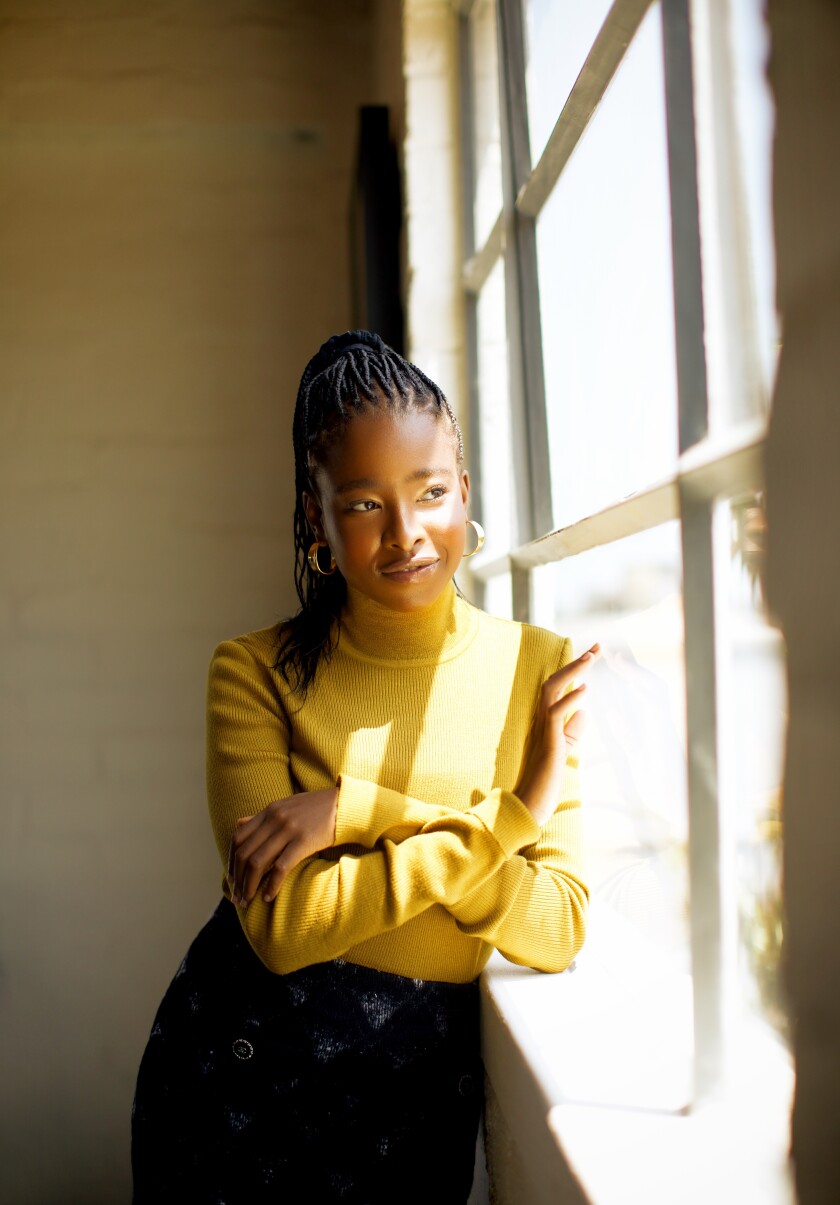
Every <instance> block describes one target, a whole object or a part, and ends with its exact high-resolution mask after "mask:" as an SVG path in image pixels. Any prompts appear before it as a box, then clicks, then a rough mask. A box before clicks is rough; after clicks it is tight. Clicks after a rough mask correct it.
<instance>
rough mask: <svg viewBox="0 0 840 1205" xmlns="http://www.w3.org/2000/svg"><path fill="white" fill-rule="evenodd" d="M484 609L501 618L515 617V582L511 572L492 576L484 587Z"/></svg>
mask: <svg viewBox="0 0 840 1205" xmlns="http://www.w3.org/2000/svg"><path fill="white" fill-rule="evenodd" d="M484 610H485V611H487V612H489V614H490V615H497V616H498V617H499V619H512V618H513V584H512V582H511V577H510V574H509V573H500V574H499V575H498V577H492V578H491V579H490V581H489V582H488V583H487V585H486V586H485V588H484Z"/></svg>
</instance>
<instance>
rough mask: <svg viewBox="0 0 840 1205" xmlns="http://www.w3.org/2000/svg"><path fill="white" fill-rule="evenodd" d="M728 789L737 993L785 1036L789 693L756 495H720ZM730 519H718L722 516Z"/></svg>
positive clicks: (724, 778)
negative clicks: (770, 614) (766, 594)
mask: <svg viewBox="0 0 840 1205" xmlns="http://www.w3.org/2000/svg"><path fill="white" fill-rule="evenodd" d="M719 512H722V513H719V515H718V521H719V532H720V538H721V539H722V540H723V541H725V542H726V543H725V547H724V548H723V549H721V553H722V557H721V560H722V563H723V564H724V565H725V566H726V568H727V570H728V573H727V575H726V577H725V579H724V583H723V587H724V595H725V597H724V598H723V599H722V600H721V601H722V602H723V604H724V605H723V607H722V608H721V611H722V618H721V632H720V636H721V641H720V643H721V662H722V664H721V668H720V682H721V691H720V696H721V697H720V728H721V745H722V766H721V794H722V802H723V808H724V813H723V815H724V822H725V826H726V827H725V830H724V831H728V832H729V834H730V840H731V842H732V843H733V846H734V865H733V871H734V894H735V901H734V903H735V906H736V907H737V912H738V992H739V996H740V999H741V1002H742V1005H745V1006H746V1008H747V1010H748V1011H751V1012H753V1013H758V1014H759V1015H760V1016H763V1017H764V1019H765V1020H767V1021H769V1022H770V1024H771V1025H772V1026H773V1027H774V1029H776V1031H777V1032H778V1033H780V1034H782V1035H786V1034H787V1018H786V1013H785V1006H784V999H783V994H782V990H781V977H780V959H781V953H782V939H783V929H784V918H783V899H782V861H781V859H782V810H783V809H782V772H783V751H784V743H785V725H786V713H787V697H786V692H785V675H784V656H785V654H784V641H783V639H782V635H781V632H780V631H779V630H778V629H777V628H775V627H773V626H772V625H771V624H770V623H769V622H768V619H767V615H766V612H765V608H764V602H763V581H762V579H763V574H764V553H765V534H766V522H765V515H764V506H763V500H762V498H761V496H760V495H758V494H751V495H747V496H745V497H740V498H736V499H734V500H733V501H732V502H731V503H730V502H723V503H721V504H720V508H719ZM721 519H722V520H723V525H720V520H721Z"/></svg>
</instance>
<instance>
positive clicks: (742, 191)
mask: <svg viewBox="0 0 840 1205" xmlns="http://www.w3.org/2000/svg"><path fill="white" fill-rule="evenodd" d="M763 8H764V6H763V4H762V3H761V0H741V2H739V3H738V4H731V3H730V4H728V5H727V4H724V5H720V4H715V3H710V2H709V0H701V2H700V3H698V5H697V8H696V17H697V19H696V30H695V38H694V51H695V60H696V70H695V110H696V120H697V155H698V169H699V179H698V183H699V193H700V223H701V233H702V252H703V294H704V308H705V313H706V351H707V359H708V369H709V402H710V421H711V423H712V425H713V426H717V427H720V426H722V425H727V424H731V423H737V422H739V421H741V420H743V419H744V418H748V417H750V416H752V415H755V414H757V413H759V414H760V413H762V412H764V411H766V409H767V407H768V405H769V398H770V394H771V391H772V386H773V379H774V376H775V371H776V358H777V351H778V336H779V331H778V322H777V316H776V310H775V253H774V243H773V218H772V190H771V174H772V139H773V124H774V114H773V102H772V97H771V93H770V88H769V85H768V82H767V77H766V66H767V57H768V53H769V39H768V32H767V28H766V25H765V20H764V12H763Z"/></svg>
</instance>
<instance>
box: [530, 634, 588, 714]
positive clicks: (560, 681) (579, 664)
mask: <svg viewBox="0 0 840 1205" xmlns="http://www.w3.org/2000/svg"><path fill="white" fill-rule="evenodd" d="M600 652H601V646H600V644H597V643H596V644H593V645H592V646H591V647H590V648H588V649H587V650H586V652H585V653H581V655H580V656H579V657H576V658H575V660H574V661H570V662H569V663H568V665H564V666H562V668H561V669H558V670H556V671H555V673H553V674H552V675H551V677H550V678H546V680H545V682H544V683H543V699H544V702H545V703H546V705H548V706H551V705H552V704H553V703H554V702H556V701H557V699H560V698H562V697H563V696H564V695H565V694H567V693H568V692H569V691H570V690H572V689H573V688H574V687H575V685H576V679H577V678H578V677H580V675H581V674H582V673H585V672H586V670H588V669H589V668H590V666H591V665H592V664H593V662H595V661H596V660H597V659H598V656H599V654H600Z"/></svg>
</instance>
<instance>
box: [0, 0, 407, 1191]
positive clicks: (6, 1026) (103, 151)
mask: <svg viewBox="0 0 840 1205" xmlns="http://www.w3.org/2000/svg"><path fill="white" fill-rule="evenodd" d="M377 7H378V8H379V9H382V8H383V7H387V6H383V5H382V4H381V3H380V4H379V5H378V6H375V5H374V4H373V3H372V2H369V0H319V3H318V4H311V3H308V2H307V0H214V2H213V3H206V2H205V0H143V2H140V0H73V3H70V2H69V0H39V2H38V3H37V4H33V3H30V0H0V566H2V570H1V571H0V665H2V672H0V800H2V817H3V840H2V850H1V851H0V917H2V922H1V927H0V971H1V972H2V978H0V1031H1V1032H2V1035H3V1037H2V1041H3V1046H4V1053H3V1074H2V1076H0V1134H2V1138H1V1139H0V1142H2V1148H0V1199H3V1200H9V1201H15V1202H16V1205H26V1203H27V1202H49V1203H50V1205H61V1203H63V1202H76V1201H78V1202H85V1203H86V1205H96V1203H97V1202H103V1203H104V1202H108V1203H109V1205H110V1203H112V1202H114V1201H117V1200H127V1199H128V1135H129V1108H130V1102H131V1096H132V1092H133V1086H134V1076H135V1074H136V1068H137V1063H138V1060H139V1057H140V1053H141V1050H142V1047H143V1045H144V1042H145V1038H146V1035H147V1033H148V1029H149V1026H150V1024H151V1021H152V1017H153V1014H154V1010H155V1008H156V1006H157V1003H158V1000H159V998H160V996H161V994H162V992H163V990H164V988H165V986H166V984H167V982H168V980H169V978H170V977H171V975H172V973H173V972H174V970H175V969H176V967H177V965H178V962H179V960H180V958H181V956H182V954H183V952H184V950H185V948H186V945H187V943H188V941H189V940H190V938H191V937H192V935H193V934H194V932H195V931H196V929H197V928H198V926H199V925H200V924H201V923H202V922H203V920H204V919H205V918H206V916H207V915H208V914H209V912H210V910H211V909H212V908H213V906H214V904H215V902H216V899H217V898H218V895H219V890H218V883H219V881H220V880H219V867H218V864H217V858H216V853H215V849H214V847H213V844H212V840H211V836H210V832H209V826H208V824H207V820H206V812H205V803H204V748H203V743H204V716H203V706H204V690H205V680H206V670H207V664H208V662H209V658H210V655H211V653H212V650H213V648H214V646H215V644H216V643H217V642H218V641H219V640H221V639H223V638H225V637H227V636H231V635H234V634H236V633H238V632H241V631H245V630H248V629H249V628H253V627H256V626H262V625H266V624H269V623H272V622H273V621H274V620H275V619H277V618H279V617H280V616H281V615H283V614H285V613H287V612H288V611H289V610H290V609H291V607H292V605H293V587H292V581H291V573H290V550H291V543H290V517H291V510H292V492H291V454H290V438H289V432H290V424H291V408H292V406H293V403H294V396H295V392H296V387H297V381H298V378H299V376H300V372H301V370H302V368H303V365H304V363H305V361H306V359H307V358H308V357H309V355H311V354H312V352H313V351H314V350H315V349H316V348H317V346H318V345H319V343H320V342H321V340H322V339H323V338H325V337H326V336H327V335H329V334H331V333H333V332H334V331H336V330H340V329H344V328H345V327H346V326H347V324H348V314H349V288H348V278H347V264H348V254H347V204H348V199H349V192H350V173H351V168H352V163H353V154H354V149H355V114H356V109H357V107H358V105H360V104H362V103H377V102H382V101H383V100H384V101H387V100H388V99H389V96H388V90H389V89H392V90H393V88H394V83H393V81H394V78H395V76H394V67H393V63H392V61H391V60H390V59H389V57H388V56H389V54H391V53H392V50H393V46H394V44H395V42H396V45H397V46H398V45H399V6H397V5H392V6H391V9H392V10H394V11H391V12H389V13H387V14H386V17H385V18H383V17H382V14H381V13H380V14H379V15H380V21H379V23H375V22H374V18H375V17H376V11H375V10H376V9H377ZM383 20H384V21H385V24H384V26H383V25H382V21H383ZM395 21H396V29H397V34H396V38H395V36H394V33H393V26H394V22H395ZM389 30H390V32H389ZM398 78H399V75H398V74H397V79H398Z"/></svg>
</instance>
